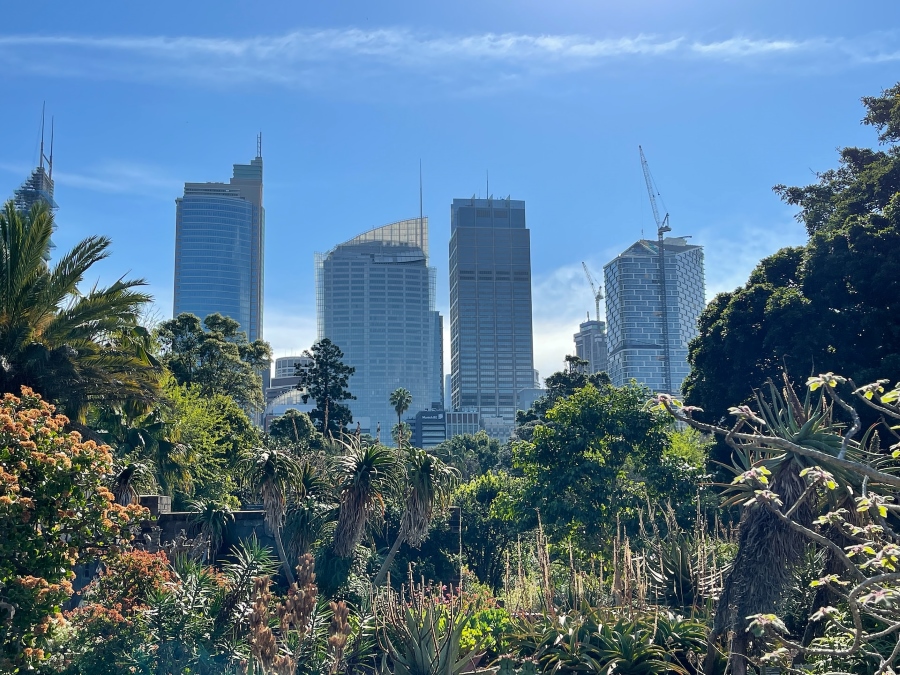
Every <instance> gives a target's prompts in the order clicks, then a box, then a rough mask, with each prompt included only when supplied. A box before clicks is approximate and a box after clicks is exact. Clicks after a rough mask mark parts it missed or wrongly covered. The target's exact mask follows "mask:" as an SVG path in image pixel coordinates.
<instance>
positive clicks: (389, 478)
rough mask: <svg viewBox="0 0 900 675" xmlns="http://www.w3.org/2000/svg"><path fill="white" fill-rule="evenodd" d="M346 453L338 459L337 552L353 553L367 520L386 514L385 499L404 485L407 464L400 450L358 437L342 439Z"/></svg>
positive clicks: (343, 554)
mask: <svg viewBox="0 0 900 675" xmlns="http://www.w3.org/2000/svg"><path fill="white" fill-rule="evenodd" d="M340 443H341V445H342V447H343V450H344V454H343V455H342V456H340V457H338V458H337V460H336V467H335V468H336V473H337V476H338V490H339V493H340V511H339V513H338V522H337V527H336V528H335V534H334V553H335V554H336V555H338V556H339V557H341V558H347V557H349V556H350V555H352V554H353V550H354V549H355V548H356V546H357V544H359V542H360V540H361V539H362V537H363V534H364V532H365V526H366V522H367V521H368V520H369V518H371V517H372V516H375V515H382V514H383V513H384V498H385V497H386V496H389V495H394V494H397V493H398V491H399V490H400V488H401V486H402V484H403V465H402V464H401V463H400V461H399V459H398V457H397V454H396V452H395V451H394V450H393V449H392V448H388V447H386V446H383V445H378V444H370V443H367V442H365V441H362V440H360V439H358V438H355V437H349V438H347V439H346V440H342V441H340Z"/></svg>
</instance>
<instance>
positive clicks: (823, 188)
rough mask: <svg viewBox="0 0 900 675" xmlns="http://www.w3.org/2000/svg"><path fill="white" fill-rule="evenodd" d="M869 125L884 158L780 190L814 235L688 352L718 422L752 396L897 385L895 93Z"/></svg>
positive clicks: (899, 228) (701, 400)
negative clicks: (831, 386) (802, 387)
mask: <svg viewBox="0 0 900 675" xmlns="http://www.w3.org/2000/svg"><path fill="white" fill-rule="evenodd" d="M863 103H864V105H865V107H866V109H867V114H866V117H865V118H864V120H863V123H865V124H868V125H872V126H874V127H875V128H876V129H877V130H878V133H879V140H880V141H881V142H882V143H886V144H889V147H888V148H886V149H884V150H873V149H868V148H843V149H842V150H841V151H840V166H839V167H838V168H837V169H833V170H830V171H826V172H824V173H822V174H820V175H819V180H818V182H817V183H815V184H813V185H808V186H806V187H786V186H783V185H779V186H776V188H775V190H776V192H777V193H778V194H779V195H780V196H781V197H782V199H783V200H784V201H786V202H787V203H788V204H791V205H795V206H798V207H800V212H799V213H798V216H797V217H798V219H799V220H800V221H801V222H802V223H804V225H805V226H806V229H807V232H808V233H809V241H808V243H807V244H806V245H805V246H802V247H796V248H786V249H782V250H781V251H779V252H777V253H776V254H774V255H772V256H769V257H768V258H766V259H764V260H763V261H762V262H760V264H759V265H758V266H757V268H756V269H755V270H754V271H753V273H752V274H751V275H750V279H749V280H748V282H747V283H746V284H745V285H744V286H742V287H741V288H738V289H737V290H735V291H733V292H731V293H722V294H719V295H718V296H716V298H714V299H713V301H712V302H711V303H710V304H709V306H708V307H707V308H706V310H705V311H704V312H703V314H702V315H701V317H700V322H699V335H698V337H697V338H696V339H695V340H694V341H693V342H692V343H691V347H690V356H689V360H690V362H691V366H692V371H691V374H690V376H689V377H688V379H687V380H686V381H685V384H684V393H685V397H686V402H687V403H689V404H690V405H693V406H698V407H700V408H703V409H704V410H705V411H706V417H707V419H714V420H718V419H721V418H722V417H724V416H725V415H726V414H727V410H728V407H729V406H730V405H735V404H740V403H747V402H749V401H750V399H751V398H752V396H753V392H752V390H751V387H753V386H758V385H759V384H760V383H762V382H765V381H766V380H767V379H769V378H771V379H772V380H773V381H775V382H780V381H781V371H782V369H784V368H785V367H786V368H787V370H788V371H789V372H790V373H791V374H792V375H793V377H796V378H805V377H806V376H807V375H809V374H810V373H821V372H829V371H830V372H839V373H842V374H844V375H846V376H849V377H852V378H853V379H854V380H855V381H857V382H868V381H871V380H874V379H877V378H878V377H888V378H893V379H894V380H896V379H897V378H898V377H900V312H897V311H896V309H897V305H898V298H900V194H898V193H900V148H898V147H897V146H896V145H893V144H894V143H896V142H897V140H898V138H900V115H898V113H897V110H900V85H898V86H895V87H893V88H892V89H889V90H887V91H885V92H884V93H883V95H881V96H877V97H866V98H864V99H863Z"/></svg>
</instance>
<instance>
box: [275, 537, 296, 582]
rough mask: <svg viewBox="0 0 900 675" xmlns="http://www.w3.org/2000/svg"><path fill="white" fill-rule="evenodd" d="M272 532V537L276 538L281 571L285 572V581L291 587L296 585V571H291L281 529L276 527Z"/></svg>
mask: <svg viewBox="0 0 900 675" xmlns="http://www.w3.org/2000/svg"><path fill="white" fill-rule="evenodd" d="M272 530H273V531H272V535H273V536H274V537H275V549H276V550H277V551H278V558H279V559H280V560H281V569H282V571H283V572H284V577H285V579H287V582H288V586H290V585H291V584H293V583H294V570H292V569H291V565H290V563H288V559H287V553H285V552H284V543H283V542H282V541H281V528H280V527H274V528H272Z"/></svg>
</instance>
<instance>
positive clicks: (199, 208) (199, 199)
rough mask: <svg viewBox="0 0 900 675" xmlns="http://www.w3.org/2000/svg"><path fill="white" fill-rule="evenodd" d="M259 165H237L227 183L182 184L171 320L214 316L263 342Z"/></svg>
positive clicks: (177, 203)
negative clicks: (184, 316) (187, 315)
mask: <svg viewBox="0 0 900 675" xmlns="http://www.w3.org/2000/svg"><path fill="white" fill-rule="evenodd" d="M265 214H266V212H265V209H264V208H263V164H262V157H261V156H259V153H258V154H257V157H256V159H254V160H252V161H251V162H250V164H235V165H234V175H233V177H232V179H231V181H230V182H229V183H185V184H184V196H183V197H180V198H178V199H176V200H175V304H174V315H175V316H178V315H179V314H181V313H182V312H189V313H191V314H196V315H197V316H199V317H200V318H201V319H203V318H205V317H206V316H208V315H209V314H213V313H216V312H218V313H219V314H222V315H224V316H228V317H231V318H232V319H234V320H235V321H237V322H238V323H240V324H241V330H243V331H244V332H245V333H247V338H248V339H249V340H250V341H253V340H257V339H262V337H263V330H262V322H263V245H264V242H265V221H266V215H265Z"/></svg>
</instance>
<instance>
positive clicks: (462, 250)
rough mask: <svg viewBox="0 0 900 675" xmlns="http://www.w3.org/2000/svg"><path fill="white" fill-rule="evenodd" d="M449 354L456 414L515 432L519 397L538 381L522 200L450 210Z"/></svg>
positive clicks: (462, 203)
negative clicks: (476, 416)
mask: <svg viewBox="0 0 900 675" xmlns="http://www.w3.org/2000/svg"><path fill="white" fill-rule="evenodd" d="M450 353H451V356H450V359H451V363H450V371H451V398H452V405H453V410H457V411H461V412H478V413H480V414H481V416H482V419H483V420H484V419H485V418H493V419H492V420H491V426H492V428H500V427H501V426H503V424H500V422H501V420H502V422H504V423H505V424H506V426H507V427H508V429H509V431H510V432H511V431H512V429H514V427H515V414H516V395H517V393H518V392H519V391H520V390H522V389H531V388H533V387H534V379H535V378H534V351H533V336H532V322H531V240H530V233H529V231H528V229H527V228H526V226H525V202H524V201H516V200H511V199H474V198H472V199H454V200H453V203H452V204H451V206H450ZM498 433H500V432H498ZM503 433H504V434H505V433H506V432H505V431H503Z"/></svg>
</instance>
